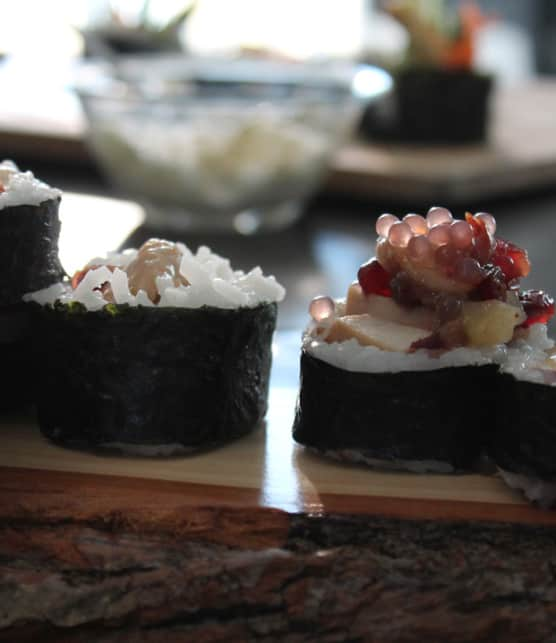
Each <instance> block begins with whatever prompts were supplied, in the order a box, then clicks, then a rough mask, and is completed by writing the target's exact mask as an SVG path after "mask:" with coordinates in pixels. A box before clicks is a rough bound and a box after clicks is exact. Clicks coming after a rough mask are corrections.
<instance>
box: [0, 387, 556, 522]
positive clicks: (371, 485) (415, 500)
mask: <svg viewBox="0 0 556 643" xmlns="http://www.w3.org/2000/svg"><path fill="white" fill-rule="evenodd" d="M296 394H297V391H296V390H295V389H289V388H280V387H273V388H272V389H271V393H270V404H269V412H268V414H267V422H266V425H265V426H261V427H259V428H258V429H257V430H256V431H254V432H253V433H252V434H251V435H249V436H246V437H244V438H242V439H240V440H238V441H236V442H233V443H231V444H228V445H225V446H223V447H221V448H218V449H215V450H212V451H207V452H202V453H197V454H193V455H189V456H182V457H171V458H144V457H129V456H125V457H123V456H118V455H105V454H99V453H89V452H84V451H76V450H68V449H65V448H61V447H58V446H56V445H54V444H52V443H50V442H49V441H47V440H46V439H45V438H44V437H43V436H42V435H41V433H40V431H39V430H38V427H37V425H36V423H35V421H34V419H33V417H32V416H25V417H19V418H11V419H10V420H9V421H8V420H6V419H5V421H4V422H3V423H2V424H1V425H0V434H1V436H2V444H3V448H2V451H1V452H0V479H1V480H2V493H6V494H7V495H6V496H5V498H4V503H8V502H9V503H11V504H13V503H14V501H15V500H17V505H18V506H26V507H27V510H28V511H30V512H32V511H40V510H41V506H42V508H43V509H46V508H47V507H46V506H45V505H44V504H42V503H44V502H45V500H46V498H47V497H50V496H49V495H48V494H40V493H38V494H37V493H36V492H37V491H39V490H40V489H41V488H44V489H45V491H48V492H49V493H50V494H52V493H54V497H55V498H56V502H55V503H54V505H56V503H57V502H58V501H60V502H62V501H63V502H65V503H66V504H67V506H66V507H65V509H64V511H69V506H70V505H71V502H72V498H75V494H74V493H73V490H74V489H76V488H77V489H79V490H80V491H79V493H78V494H77V498H95V499H98V498H99V497H102V496H104V497H105V498H106V499H107V501H109V504H110V503H111V504H112V505H113V506H112V508H114V507H115V508H117V507H118V506H119V505H118V500H117V499H118V497H119V494H121V493H123V496H122V501H121V503H120V504H121V506H122V507H123V506H127V508H128V510H131V509H132V508H133V507H139V508H140V507H143V506H145V502H146V498H147V497H148V496H149V494H152V497H153V498H155V497H156V495H157V494H161V495H162V496H163V497H166V494H170V496H171V497H172V495H173V494H175V495H176V497H179V499H180V502H181V503H182V504H186V505H188V506H205V505H206V506H222V507H235V508H252V509H262V508H269V509H283V510H285V511H287V512H290V513H299V512H301V513H306V514H309V515H324V514H326V513H330V512H340V513H357V514H369V515H389V516H399V517H406V518H434V519H457V518H461V519H473V520H498V521H509V522H529V523H534V524H554V523H555V522H556V514H554V513H553V512H549V511H542V510H539V509H537V508H535V507H531V506H529V505H528V504H527V503H526V502H525V501H524V500H523V498H522V497H521V496H520V495H519V494H518V493H516V492H514V491H512V490H510V489H509V488H508V487H506V485H505V484H504V483H503V482H502V480H501V479H500V478H498V477H497V476H495V475H483V474H462V475H435V474H430V475H420V474H411V473H399V472H379V471H372V470H370V469H368V468H365V467H359V466H352V465H348V464H343V463H338V462H335V461H331V460H327V459H324V458H321V457H319V456H316V455H314V454H312V453H310V452H307V451H306V450H305V449H303V448H302V447H300V446H298V445H296V444H295V443H294V442H293V440H292V438H291V423H292V416H293V411H294V408H295V400H296ZM28 488H33V489H34V491H33V492H29V493H27V492H26V489H28ZM0 499H1V498H0ZM29 503H31V504H29ZM33 503H34V505H33ZM164 503H165V504H166V501H164ZM156 504H157V503H156V501H153V504H152V506H153V507H156ZM77 506H78V504H77V505H76V507H77ZM51 509H52V507H51V506H50V505H49V506H48V511H50V510H51Z"/></svg>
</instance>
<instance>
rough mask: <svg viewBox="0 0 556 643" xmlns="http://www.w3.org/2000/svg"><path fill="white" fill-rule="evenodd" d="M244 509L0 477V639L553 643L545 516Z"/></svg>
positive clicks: (51, 477)
mask: <svg viewBox="0 0 556 643" xmlns="http://www.w3.org/2000/svg"><path fill="white" fill-rule="evenodd" d="M201 497H202V498H204V503H200V502H199V498H201ZM339 499H340V498H339V497H338V498H336V499H334V498H328V499H327V498H324V501H325V503H327V502H328V503H329V504H328V506H329V507H333V506H335V504H334V503H335V502H339ZM252 500H253V492H252V491H250V490H249V489H243V490H238V489H228V491H226V490H224V489H222V488H219V487H214V486H210V485H206V486H203V485H191V484H184V483H179V482H170V481H160V480H157V481H153V480H141V479H135V478H130V477H120V478H118V477H114V476H99V475H92V474H83V473H68V472H55V471H38V470H32V469H23V468H9V467H4V468H2V469H0V641H6V642H12V641H41V642H42V641H56V642H58V641H59V642H63V643H65V642H70V641H71V642H73V641H88V642H91V641H98V642H102V643H108V642H110V643H112V642H118V643H119V642H123V641H133V642H136V641H139V642H143V641H145V642H151V641H152V642H155V641H156V642H158V641H176V642H182V641H196V642H198V641H312V640H319V641H424V640H430V641H555V640H556V633H555V631H554V622H555V619H556V531H555V529H554V526H553V524H554V520H553V517H552V514H548V513H546V514H545V513H543V512H536V513H527V512H525V513H523V514H521V519H520V514H519V513H518V514H513V518H516V517H517V520H514V521H513V522H507V521H505V520H506V519H507V518H508V514H506V515H504V514H500V516H499V517H501V519H502V520H503V522H502V521H499V522H488V521H481V520H473V521H471V520H469V519H462V518H461V517H460V519H459V520H456V519H455V511H454V512H453V514H452V515H449V517H448V519H446V518H445V517H444V519H442V520H439V519H438V518H439V516H434V515H432V516H430V517H432V518H436V519H434V520H432V519H423V518H419V519H418V518H415V517H409V518H408V517H407V516H406V517H404V518H399V517H395V516H396V515H403V514H404V513H405V511H406V510H405V508H402V507H401V505H397V504H396V502H395V501H393V500H392V499H389V498H383V499H376V501H375V505H374V508H375V513H373V514H372V515H369V513H361V514H359V515H358V514H357V513H356V511H357V506H355V512H354V513H351V512H350V511H348V512H346V511H342V512H340V511H339V507H337V511H336V512H329V513H325V514H322V513H316V514H315V515H311V514H310V513H303V514H295V513H288V512H285V511H282V510H276V509H272V508H269V507H264V506H259V507H256V506H254V505H253V503H252ZM433 504H434V503H433ZM429 505H430V503H429ZM463 505H465V503H463ZM426 507H427V503H426V502H424V503H423V504H422V505H421V506H418V507H417V511H416V512H415V514H417V513H418V511H420V512H421V513H422V512H423V511H425V514H424V515H426ZM456 507H457V504H456ZM348 509H350V510H351V509H353V507H349V505H348ZM483 509H484V508H483ZM525 509H526V508H524V510H525ZM441 510H442V508H440V509H439V508H438V506H437V507H436V509H435V511H436V512H441ZM477 510H478V509H477V507H476V506H475V509H474V511H477ZM460 511H463V512H464V513H463V514H462V515H463V516H465V511H464V507H460ZM531 511H533V512H534V511H535V510H531ZM486 515H487V514H486V513H485V514H484V516H486ZM535 515H537V516H538V517H541V516H542V517H543V519H544V520H540V522H541V523H542V522H545V523H547V524H531V523H534V522H535V521H534V520H533V519H532V516H535ZM477 516H479V514H476V517H477ZM484 516H483V517H484ZM551 523H552V524H551Z"/></svg>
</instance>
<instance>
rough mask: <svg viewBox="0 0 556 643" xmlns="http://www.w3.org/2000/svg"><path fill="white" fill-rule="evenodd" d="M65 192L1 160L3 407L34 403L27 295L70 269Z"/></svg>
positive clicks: (0, 293)
mask: <svg viewBox="0 0 556 643" xmlns="http://www.w3.org/2000/svg"><path fill="white" fill-rule="evenodd" d="M59 204H60V191H59V190H57V189H55V188H51V187H50V186H48V185H46V184H45V183H43V182H42V181H39V180H38V179H36V178H35V177H34V176H33V174H32V173H31V172H20V171H19V170H18V168H17V167H16V166H15V165H14V164H13V163H11V162H10V161H3V162H2V163H0V236H1V237H2V239H3V241H4V250H3V251H2V253H0V350H1V351H2V360H3V367H4V371H5V372H6V373H9V374H10V376H9V377H8V378H6V379H5V382H4V386H3V391H2V396H1V398H0V409H1V410H14V409H17V408H18V407H21V406H24V405H25V404H28V403H29V402H31V400H32V397H33V393H32V390H33V386H32V379H31V378H30V376H29V373H31V372H33V370H34V368H32V367H31V366H30V363H31V362H32V360H33V354H32V353H31V352H30V350H29V343H30V339H31V321H32V320H31V314H30V311H29V307H28V306H27V305H26V304H24V303H23V301H22V298H23V295H24V294H25V293H28V292H30V291H33V290H37V289H39V288H45V287H47V286H50V285H51V284H53V283H55V282H57V281H59V280H60V279H62V277H63V276H64V270H63V268H62V266H61V264H60V261H59V259H58V238H59V235H60V227H61V224H60V219H59V217H58V208H59Z"/></svg>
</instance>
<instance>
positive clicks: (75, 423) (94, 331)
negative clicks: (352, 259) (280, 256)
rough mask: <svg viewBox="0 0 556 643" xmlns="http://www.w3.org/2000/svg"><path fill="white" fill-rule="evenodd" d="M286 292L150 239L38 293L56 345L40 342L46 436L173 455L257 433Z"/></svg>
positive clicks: (224, 263) (206, 253) (46, 332)
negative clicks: (279, 305) (136, 247)
mask: <svg viewBox="0 0 556 643" xmlns="http://www.w3.org/2000/svg"><path fill="white" fill-rule="evenodd" d="M284 294H285V292H284V289H283V288H282V286H281V285H280V284H278V283H277V282H276V280H275V279H274V277H266V276H264V275H263V273H262V271H261V269H260V268H258V267H257V268H254V269H253V270H251V271H250V272H248V273H244V272H242V271H239V270H233V269H232V268H231V266H230V263H229V261H228V260H227V259H224V258H222V257H220V256H218V255H216V254H214V253H213V252H211V250H210V249H209V248H207V247H204V246H201V247H200V248H199V249H198V250H197V251H196V252H192V251H191V250H189V249H188V248H187V247H186V246H185V245H184V244H182V243H173V242H169V241H165V240H161V239H150V240H149V241H147V242H146V243H145V244H144V245H143V246H141V248H139V249H138V250H126V251H124V252H123V253H110V254H108V256H107V257H103V258H96V259H93V260H92V261H90V262H89V263H88V264H87V265H86V266H85V268H84V269H83V270H81V271H79V272H78V273H77V274H76V275H74V277H73V279H72V280H71V282H70V281H63V282H60V283H57V284H55V285H53V286H50V287H48V288H46V289H43V290H39V291H37V292H34V293H32V294H30V295H27V296H26V297H25V299H26V301H29V302H34V303H35V304H37V305H38V306H37V309H38V313H37V319H38V320H39V322H38V323H40V324H41V329H42V330H41V332H42V336H43V338H44V339H46V341H38V342H36V344H35V350H36V353H37V355H38V358H39V362H40V364H41V369H40V377H41V381H42V385H41V387H40V390H39V392H38V395H37V412H38V422H39V425H40V429H41V431H42V432H43V433H44V435H46V436H47V437H48V438H50V439H51V440H53V441H54V442H57V443H59V444H62V445H66V446H70V447H78V448H104V449H115V450H118V451H120V452H126V453H134V454H140V455H170V454H174V453H180V452H187V451H191V450H197V449H202V448H207V447H210V446H213V445H216V444H220V443H223V442H226V441H229V440H231V439H233V438H237V437H239V436H241V435H243V434H245V433H247V432H249V431H251V430H253V429H254V428H255V427H256V426H257V425H258V424H259V422H260V421H261V420H262V419H263V417H264V415H265V412H266V407H267V392H268V382H269V372H270V365H271V342H272V335H273V331H274V327H275V322H276V313H277V302H278V301H280V300H281V299H282V298H283V297H284ZM61 396H63V400H61Z"/></svg>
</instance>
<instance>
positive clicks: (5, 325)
mask: <svg viewBox="0 0 556 643" xmlns="http://www.w3.org/2000/svg"><path fill="white" fill-rule="evenodd" d="M31 309H32V307H31V306H28V305H27V304H19V305H14V306H8V307H3V308H0V356H1V360H2V370H3V373H4V376H3V378H2V388H1V393H0V411H3V412H5V411H14V410H16V409H18V408H21V407H24V406H26V405H28V404H30V403H31V401H32V399H33V383H34V366H33V364H34V355H33V352H32V350H31V343H30V335H31V312H30V311H31Z"/></svg>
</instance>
